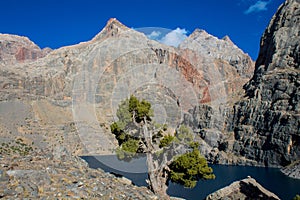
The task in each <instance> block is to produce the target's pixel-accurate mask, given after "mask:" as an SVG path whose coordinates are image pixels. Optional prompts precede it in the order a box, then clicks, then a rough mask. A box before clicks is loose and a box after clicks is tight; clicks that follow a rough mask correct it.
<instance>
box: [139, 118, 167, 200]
mask: <svg viewBox="0 0 300 200" xmlns="http://www.w3.org/2000/svg"><path fill="white" fill-rule="evenodd" d="M144 122H145V124H144V126H143V132H144V138H145V141H146V146H147V166H148V176H149V183H148V184H149V186H150V188H151V190H152V191H153V192H154V193H155V194H158V195H160V196H161V197H162V198H164V199H169V196H168V194H167V185H166V182H167V174H166V173H165V170H164V168H165V167H166V166H164V165H163V164H164V162H163V163H161V164H159V163H158V161H157V160H153V153H154V151H155V148H154V146H153V144H152V137H151V133H150V131H148V126H147V120H146V119H144Z"/></svg>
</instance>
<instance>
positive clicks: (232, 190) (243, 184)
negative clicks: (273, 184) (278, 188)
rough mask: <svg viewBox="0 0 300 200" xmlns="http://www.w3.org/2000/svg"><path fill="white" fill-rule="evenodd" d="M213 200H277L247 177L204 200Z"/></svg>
mask: <svg viewBox="0 0 300 200" xmlns="http://www.w3.org/2000/svg"><path fill="white" fill-rule="evenodd" d="M215 199H241V200H242V199H248V200H250V199H256V200H257V199H270V200H277V199H279V197H278V196H276V195H275V194H274V193H272V192H270V191H268V190H266V189H265V188H264V187H262V186H261V185H260V184H259V183H258V182H256V180H255V179H253V178H251V177H248V178H245V179H242V180H240V181H236V182H233V183H232V184H230V185H229V186H227V187H224V188H222V189H220V190H217V191H216V192H214V193H212V194H210V195H208V196H207V197H206V200H215Z"/></svg>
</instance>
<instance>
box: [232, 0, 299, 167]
mask: <svg viewBox="0 0 300 200" xmlns="http://www.w3.org/2000/svg"><path fill="white" fill-rule="evenodd" d="M299 13H300V2H299V1H296V0H287V1H286V2H285V3H284V4H283V5H282V6H281V7H280V8H279V9H278V11H277V12H276V14H275V15H274V16H273V18H272V20H271V23H270V25H269V26H268V28H267V29H266V30H265V32H264V34H263V36H262V39H261V48H260V53H259V57H258V59H257V62H256V65H255V72H254V76H253V78H252V79H251V80H250V82H249V83H247V84H246V85H245V90H246V97H245V99H244V100H241V101H239V102H238V103H236V105H235V106H234V121H233V125H232V128H233V131H234V137H235V140H236V141H235V143H234V145H233V152H234V153H235V154H237V155H241V156H245V157H246V158H248V159H251V160H255V161H257V162H258V163H261V164H262V165H265V166H285V165H288V164H289V163H291V162H293V161H295V160H297V159H299V157H300V129H299V124H300V112H299V111H300V110H299V108H300V104H299V102H300V101H299V100H300V96H299V94H300V91H299V88H300V87H299V86H300V82H299V80H300V69H299V63H300V62H299V52H300V51H299V46H300V40H299V31H300V17H299Z"/></svg>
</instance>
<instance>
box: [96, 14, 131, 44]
mask: <svg viewBox="0 0 300 200" xmlns="http://www.w3.org/2000/svg"><path fill="white" fill-rule="evenodd" d="M128 30H131V29H130V28H128V27H127V26H125V25H124V24H122V23H121V22H120V21H119V20H117V19H116V18H110V19H109V20H108V21H107V23H106V26H105V27H104V28H103V29H102V30H101V31H100V33H98V34H97V35H96V36H95V37H94V38H93V39H92V41H96V40H101V39H103V38H107V37H113V36H116V35H118V34H119V33H121V32H124V31H128Z"/></svg>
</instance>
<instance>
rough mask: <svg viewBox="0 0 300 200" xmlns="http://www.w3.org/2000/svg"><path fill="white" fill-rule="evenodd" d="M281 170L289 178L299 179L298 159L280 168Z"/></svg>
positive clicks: (299, 164)
mask: <svg viewBox="0 0 300 200" xmlns="http://www.w3.org/2000/svg"><path fill="white" fill-rule="evenodd" d="M281 172H282V173H284V174H285V175H287V176H289V177H291V178H296V179H300V160H297V161H296V162H293V163H292V164H290V165H288V166H286V167H284V168H282V169H281Z"/></svg>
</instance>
